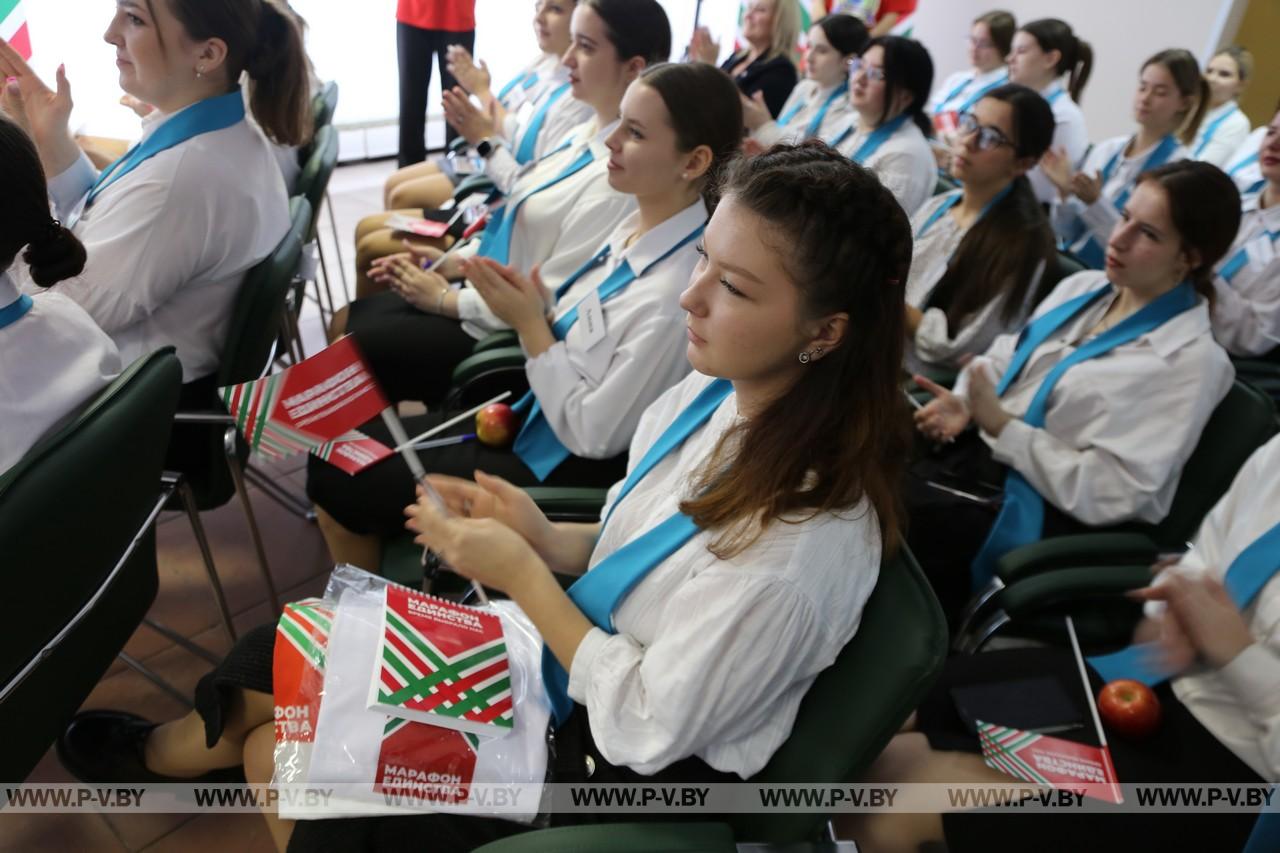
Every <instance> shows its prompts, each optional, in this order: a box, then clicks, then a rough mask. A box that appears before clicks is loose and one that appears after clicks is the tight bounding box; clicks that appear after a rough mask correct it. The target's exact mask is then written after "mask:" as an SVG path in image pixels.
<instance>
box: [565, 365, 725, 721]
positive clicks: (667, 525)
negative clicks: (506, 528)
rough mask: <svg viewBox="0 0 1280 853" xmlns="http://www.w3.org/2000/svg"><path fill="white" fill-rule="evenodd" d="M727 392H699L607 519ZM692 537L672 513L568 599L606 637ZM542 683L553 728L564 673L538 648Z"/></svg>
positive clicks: (568, 705)
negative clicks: (643, 585)
mask: <svg viewBox="0 0 1280 853" xmlns="http://www.w3.org/2000/svg"><path fill="white" fill-rule="evenodd" d="M732 392H733V383H731V382H730V381H729V380H727V379H717V380H715V381H714V382H712V383H711V384H710V385H708V386H707V387H706V388H704V389H702V392H701V393H700V394H698V396H697V397H696V398H694V400H693V402H692V403H690V404H689V405H688V407H687V408H685V410H684V411H682V412H681V413H680V414H679V415H678V416H677V417H676V419H675V420H674V421H673V422H672V424H671V426H669V427H667V429H666V431H665V432H663V433H662V435H661V436H659V437H658V440H657V441H656V442H655V443H654V445H653V446H652V447H650V448H649V451H648V452H647V453H645V455H644V456H643V457H642V458H641V459H640V462H639V463H638V464H637V465H636V467H635V468H634V469H632V471H631V473H630V474H629V475H628V476H627V479H626V480H625V481H624V482H623V484H622V489H621V491H619V492H618V497H617V499H616V500H614V502H613V506H612V507H610V509H609V514H610V516H612V514H613V511H614V510H616V509H617V508H618V505H619V504H620V503H622V501H623V500H624V499H625V498H626V496H627V495H628V494H630V493H631V490H632V489H633V488H635V486H636V484H637V483H639V482H640V481H641V480H643V479H644V477H645V475H646V474H648V473H649V471H651V470H652V469H653V467H654V466H655V465H657V464H658V463H659V462H661V461H662V460H663V459H665V458H666V457H667V455H668V454H669V453H671V451H672V450H675V449H676V448H677V447H679V446H680V445H681V444H683V443H684V441H685V439H687V438H688V437H689V436H691V435H693V434H694V433H695V432H697V431H698V430H699V429H701V428H702V426H703V425H704V424H705V423H706V422H707V421H708V420H709V419H710V418H711V416H712V415H713V414H715V411H716V409H718V408H720V404H721V403H723V402H724V400H725V398H726V397H728V396H729V395H730V394H731V393H732ZM608 524H609V516H607V517H606V518H605V519H604V524H603V525H601V530H602V531H603V529H604V528H605V527H607V526H608ZM697 532H698V527H697V525H695V524H694V523H693V519H691V518H689V517H688V516H686V515H684V514H683V513H680V512H677V513H675V514H674V515H672V516H671V517H670V518H668V519H667V520H666V521H663V522H662V523H661V524H659V525H658V526H657V527H655V528H653V529H652V530H649V531H648V532H646V533H644V534H643V535H641V536H640V537H639V538H636V539H633V540H632V541H630V542H628V543H627V544H626V545H623V546H622V547H621V548H619V549H618V550H617V551H614V552H613V553H612V554H610V555H609V556H608V557H605V558H604V559H603V560H601V561H600V562H599V563H598V564H597V565H596V567H595V568H594V569H592V570H591V571H589V572H587V573H586V574H585V575H583V576H582V577H581V578H579V579H578V580H577V581H576V582H575V583H574V584H573V586H571V587H569V598H570V599H572V600H573V603H574V604H576V605H577V606H578V608H579V609H581V610H582V612H583V613H584V614H586V616H587V618H588V619H590V620H591V622H592V624H594V625H595V626H596V627H598V628H603V629H604V630H606V631H608V632H609V633H611V634H612V633H616V632H615V630H614V627H613V612H614V611H615V610H616V609H617V608H618V605H619V604H621V603H622V600H623V599H624V598H626V597H627V595H628V594H629V593H630V592H631V590H632V589H634V588H635V586H636V585H637V584H638V583H640V582H641V581H642V580H644V578H645V576H647V575H648V574H649V572H651V571H653V570H654V569H655V568H657V567H658V566H659V565H660V564H661V563H662V561H663V560H665V559H666V558H667V557H669V556H671V555H672V554H674V553H675V552H676V551H678V550H680V548H681V547H682V546H683V545H684V544H685V543H686V542H688V541H689V540H690V539H692V538H693V536H694V534H696V533H697ZM542 681H543V685H544V687H545V688H546V691H547V698H548V699H549V700H550V701H551V712H552V715H553V717H554V719H555V724H556V725H557V726H559V725H560V724H562V723H563V722H564V721H565V720H566V719H568V717H569V714H570V712H571V711H572V710H573V701H572V700H571V699H570V698H569V673H567V672H566V671H565V669H564V667H563V666H561V665H560V662H559V661H558V660H556V658H555V655H553V654H552V653H551V650H550V649H548V648H547V647H546V646H543V647H542Z"/></svg>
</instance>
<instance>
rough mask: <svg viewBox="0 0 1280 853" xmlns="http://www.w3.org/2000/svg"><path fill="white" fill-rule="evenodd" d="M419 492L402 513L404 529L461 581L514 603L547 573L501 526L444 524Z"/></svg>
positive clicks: (471, 521) (465, 521)
mask: <svg viewBox="0 0 1280 853" xmlns="http://www.w3.org/2000/svg"><path fill="white" fill-rule="evenodd" d="M418 491H419V496H418V502H417V503H414V504H410V505H409V506H407V507H405V510H404V513H405V515H407V516H408V517H409V519H408V521H406V522H405V524H404V526H405V527H406V528H408V529H409V530H411V531H413V532H414V533H415V534H417V535H416V536H415V537H414V540H413V541H414V542H415V543H417V544H418V545H424V546H426V547H428V548H430V549H431V550H432V551H434V552H435V553H436V554H437V555H438V556H439V557H440V558H441V559H443V560H444V561H445V562H446V563H448V564H449V567H450V568H451V569H453V570H454V571H455V572H457V573H458V574H460V575H462V576H463V577H464V578H467V579H469V580H474V581H477V582H479V583H480V584H481V585H482V586H486V587H489V588H490V589H496V590H499V591H501V592H504V593H506V594H507V595H509V596H511V597H512V598H514V599H518V598H519V591H520V590H521V588H522V587H524V586H525V585H526V584H527V583H528V582H529V581H530V580H531V579H535V578H537V577H539V576H540V575H542V574H546V573H549V572H550V571H551V570H550V569H548V568H547V564H546V563H544V562H543V561H542V558H541V557H539V556H538V554H537V552H535V551H534V550H533V546H532V545H530V544H529V542H528V541H527V540H526V539H525V538H524V537H523V536H521V535H520V534H519V533H517V532H516V531H514V530H512V529H511V528H510V527H507V526H506V525H505V524H503V523H502V522H500V521H498V520H497V519H495V518H459V517H457V516H452V517H447V518H446V517H445V516H444V515H443V514H442V513H441V512H440V510H439V509H437V508H436V505H435V503H434V501H432V500H431V498H428V497H426V496H425V495H422V493H421V491H422V490H421V489H419V490H418Z"/></svg>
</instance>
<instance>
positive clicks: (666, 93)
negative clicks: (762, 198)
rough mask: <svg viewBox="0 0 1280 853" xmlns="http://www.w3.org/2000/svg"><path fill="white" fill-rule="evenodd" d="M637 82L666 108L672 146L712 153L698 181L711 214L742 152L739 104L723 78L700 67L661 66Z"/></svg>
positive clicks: (714, 70) (711, 68)
mask: <svg viewBox="0 0 1280 853" xmlns="http://www.w3.org/2000/svg"><path fill="white" fill-rule="evenodd" d="M640 81H641V82H642V83H644V84H645V85H646V86H648V87H649V88H651V89H653V90H654V91H655V92H657V93H658V95H659V96H661V98H662V102H663V103H664V104H666V107H667V114H668V115H669V116H670V118H671V127H672V129H673V130H675V132H676V145H677V146H679V148H680V150H681V151H693V150H694V149H695V148H697V147H698V146H700V145H705V146H707V147H708V148H710V149H711V154H712V161H711V165H710V166H709V167H708V168H707V173H706V174H705V175H704V176H703V178H702V198H703V201H705V202H706V205H707V212H708V213H714V212H715V209H716V204H717V203H718V202H719V200H720V195H719V194H720V183H721V180H722V176H723V173H724V170H725V167H726V166H727V165H728V163H729V161H730V160H731V159H732V158H733V157H734V155H735V154H737V153H738V151H739V150H740V149H741V147H742V134H743V130H742V98H741V96H740V95H739V93H738V86H737V84H736V83H734V82H733V78H731V77H730V76H729V75H728V74H725V73H724V72H723V71H721V70H720V69H719V68H716V67H715V66H714V65H708V64H706V63H704V62H688V63H670V62H664V63H661V64H659V65H653V66H650V67H649V68H646V69H645V70H644V72H643V73H641V75H640Z"/></svg>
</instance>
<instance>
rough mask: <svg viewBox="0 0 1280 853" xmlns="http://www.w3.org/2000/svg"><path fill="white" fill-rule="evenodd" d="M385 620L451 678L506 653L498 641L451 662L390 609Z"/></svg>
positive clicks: (505, 648)
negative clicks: (482, 649)
mask: <svg viewBox="0 0 1280 853" xmlns="http://www.w3.org/2000/svg"><path fill="white" fill-rule="evenodd" d="M387 622H388V623H390V624H391V626H392V627H393V628H395V630H396V633H398V634H399V635H400V636H401V637H403V638H405V639H406V640H408V641H409V645H410V646H412V647H413V648H414V649H417V651H418V652H419V653H420V654H421V655H422V656H423V657H425V658H426V659H427V661H428V662H429V663H430V664H431V665H432V666H433V667H435V668H436V669H438V670H441V671H445V675H448V676H450V677H452V678H460V677H461V676H460V675H458V673H461V672H465V671H466V670H468V669H471V668H472V667H474V666H477V665H478V664H480V663H483V662H484V661H486V660H489V659H490V658H494V657H497V656H498V655H504V654H506V653H507V645H506V643H498V644H497V645H494V646H490V647H489V648H487V649H485V650H484V651H480V652H476V653H475V654H473V655H471V656H470V657H467V658H463V659H462V660H456V661H454V662H453V663H449V662H447V661H445V659H444V658H442V657H440V655H439V654H437V653H436V650H435V649H433V648H431V646H430V645H429V644H427V643H425V642H423V641H422V638H421V637H419V636H418V632H417V631H415V630H414V629H413V628H411V627H410V626H408V625H406V624H405V623H404V622H403V621H402V620H401V619H400V618H399V617H398V616H396V614H394V613H392V612H391V611H390V610H388V611H387ZM446 670H447V671H446Z"/></svg>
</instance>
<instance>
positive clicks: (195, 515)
mask: <svg viewBox="0 0 1280 853" xmlns="http://www.w3.org/2000/svg"><path fill="white" fill-rule="evenodd" d="M233 470H234V468H233ZM166 476H168V475H166ZM177 488H178V497H179V499H180V500H181V501H182V506H183V509H185V510H186V512H187V519H188V520H189V521H190V522H191V532H192V533H193V534H195V537H196V545H197V546H199V548H200V559H201V560H203V562H204V570H205V573H206V574H207V575H208V576H209V586H210V587H212V588H213V601H214V603H215V604H216V605H217V606H218V617H219V618H220V619H221V620H222V627H223V628H224V629H226V632H227V637H228V638H230V640H231V642H232V643H233V644H234V643H235V641H236V627H235V625H234V624H233V623H232V621H231V608H229V607H228V606H227V596H226V593H224V592H223V590H222V581H221V580H220V579H219V578H218V570H217V569H216V568H214V565H213V551H211V550H210V549H209V539H208V537H206V536H205V534H204V524H203V523H201V521H200V510H199V509H197V508H196V499H195V496H194V495H193V494H192V493H191V486H190V485H188V483H187V482H186V480H179V481H178V484H177Z"/></svg>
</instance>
